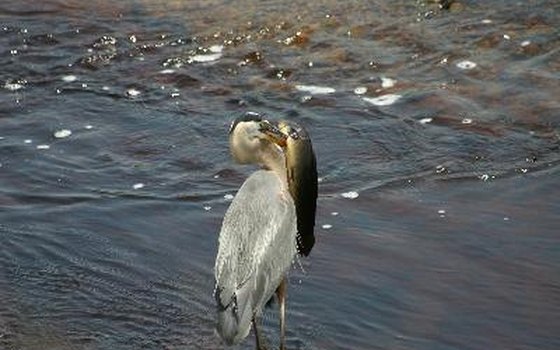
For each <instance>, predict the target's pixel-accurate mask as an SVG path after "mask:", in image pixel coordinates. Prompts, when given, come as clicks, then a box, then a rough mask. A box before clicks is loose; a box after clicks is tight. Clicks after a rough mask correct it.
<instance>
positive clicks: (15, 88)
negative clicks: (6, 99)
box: [4, 83, 24, 91]
mask: <svg viewBox="0 0 560 350" xmlns="http://www.w3.org/2000/svg"><path fill="white" fill-rule="evenodd" d="M23 88H24V85H23V84H20V83H6V84H4V89H6V90H10V91H18V90H21V89H23Z"/></svg>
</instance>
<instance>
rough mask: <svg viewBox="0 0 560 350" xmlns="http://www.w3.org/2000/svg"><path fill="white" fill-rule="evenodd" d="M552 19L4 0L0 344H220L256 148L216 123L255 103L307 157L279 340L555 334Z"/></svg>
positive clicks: (399, 9) (555, 15)
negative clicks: (308, 204)
mask: <svg viewBox="0 0 560 350" xmlns="http://www.w3.org/2000/svg"><path fill="white" fill-rule="evenodd" d="M559 27H560V3H559V2H558V1H539V0H534V1H519V2H514V1H505V0H500V1H492V2H488V1H476V0H472V1H470V0H463V1H455V2H452V4H451V6H450V7H449V8H448V9H440V8H439V6H438V5H437V4H435V3H434V2H433V1H405V0H397V1H387V0H381V1H346V2H342V1H340V2H338V1H334V0H322V1H313V2H311V1H302V0H298V1H292V2H287V1H279V0H267V1H256V0H249V1H243V2H241V1H239V2H235V1H227V0H221V1H218V0H211V1H178V0H166V1H163V0H127V1H118V2H117V1H109V0H90V1H80V0H45V1H33V0H19V1H15V0H3V1H2V2H1V3H0V241H1V248H0V348H2V349H221V348H223V347H224V346H223V345H222V344H221V343H220V341H219V339H218V338H217V336H216V335H215V333H214V322H215V313H214V300H213V297H212V291H213V271H212V268H213V262H214V257H215V253H216V243H217V235H218V232H219V227H220V223H221V218H222V217H223V214H224V212H225V210H226V209H227V206H228V204H229V203H230V201H231V196H232V195H234V194H235V191H236V189H237V188H239V186H240V185H241V183H242V182H243V180H244V179H245V178H246V177H247V176H248V175H249V174H250V173H251V172H252V171H254V169H253V168H251V167H242V166H238V165H235V164H233V162H232V160H231V159H230V157H229V154H228V149H227V130H228V126H229V123H230V121H231V120H232V119H233V118H234V117H235V116H237V115H239V114H240V113H243V112H245V111H256V112H260V113H265V114H266V115H268V116H269V117H270V118H271V119H279V118H285V119H290V120H296V121H299V122H300V123H301V124H303V125H305V126H306V127H307V129H308V130H309V132H310V134H311V136H312V139H313V142H314V146H315V150H316V153H317V158H318V170H319V175H320V188H319V192H320V194H319V201H318V216H317V226H316V235H317V244H316V246H315V247H314V250H313V251H312V253H311V255H310V257H309V258H305V259H301V260H300V261H299V262H298V263H297V264H295V266H294V268H293V270H292V271H291V273H290V284H289V290H288V313H287V318H288V332H287V336H288V343H287V344H288V348H289V349H426V350H428V349H430V350H435V349H540V350H542V349H559V348H560V333H559V332H558V331H559V326H560V236H559V226H560V202H559V200H558V198H559V195H560V187H559V182H560V152H559V151H560V149H559V146H560V136H559V135H560V134H559V130H560V129H559V127H560V118H559V117H560V114H559V113H560V99H559V98H558V96H560V83H559V82H560V32H559V29H558V28H559ZM276 316H277V313H276V310H275V308H274V307H273V308H271V309H270V310H267V311H266V312H265V317H264V331H265V334H266V336H267V338H268V339H269V344H270V345H271V348H276V347H277V344H278V332H277V317H276ZM253 347H254V344H253V339H252V336H250V337H249V338H248V339H246V341H245V342H243V343H242V344H241V345H239V346H238V348H239V349H252V348H253Z"/></svg>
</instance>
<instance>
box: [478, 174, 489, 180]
mask: <svg viewBox="0 0 560 350" xmlns="http://www.w3.org/2000/svg"><path fill="white" fill-rule="evenodd" d="M479 178H480V179H481V180H482V181H488V179H489V178H490V176H489V175H488V174H482V175H480V176H479Z"/></svg>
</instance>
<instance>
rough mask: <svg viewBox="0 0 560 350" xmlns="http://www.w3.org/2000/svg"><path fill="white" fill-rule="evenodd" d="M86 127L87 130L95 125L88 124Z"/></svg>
mask: <svg viewBox="0 0 560 350" xmlns="http://www.w3.org/2000/svg"><path fill="white" fill-rule="evenodd" d="M84 128H86V129H87V130H91V129H93V125H90V124H88V125H86V126H84Z"/></svg>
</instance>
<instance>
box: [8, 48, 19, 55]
mask: <svg viewBox="0 0 560 350" xmlns="http://www.w3.org/2000/svg"><path fill="white" fill-rule="evenodd" d="M10 54H11V55H12V56H15V55H17V54H18V50H15V49H13V50H10Z"/></svg>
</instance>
